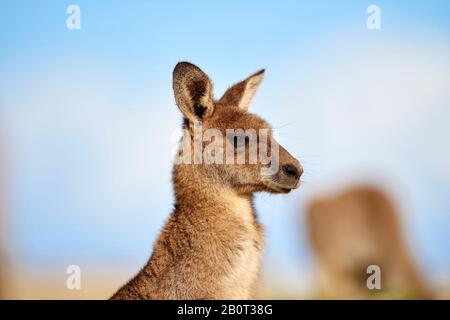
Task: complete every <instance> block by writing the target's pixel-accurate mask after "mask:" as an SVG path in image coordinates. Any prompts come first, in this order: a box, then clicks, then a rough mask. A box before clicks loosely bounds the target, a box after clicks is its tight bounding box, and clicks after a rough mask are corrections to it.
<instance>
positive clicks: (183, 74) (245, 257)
mask: <svg viewBox="0 0 450 320" xmlns="http://www.w3.org/2000/svg"><path fill="white" fill-rule="evenodd" d="M263 74H264V71H260V72H258V73H256V74H254V75H253V76H251V77H249V78H247V79H246V80H244V81H243V82H241V83H239V84H237V85H235V86H233V87H231V88H230V89H229V90H228V91H227V92H226V93H225V94H224V97H222V98H221V99H220V100H219V101H216V100H214V98H213V96H212V84H211V82H210V80H209V78H208V77H207V76H206V74H204V73H203V71H201V70H200V69H199V68H198V67H197V66H194V65H192V64H190V63H188V62H180V63H179V64H177V66H176V67H175V69H174V73H173V88H174V93H175V100H176V103H177V105H178V107H179V109H180V111H181V112H182V113H183V116H184V118H185V121H184V127H185V128H186V129H188V130H190V131H191V132H192V130H193V126H194V124H195V123H199V122H200V121H201V123H202V126H203V130H206V129H209V128H215V129H219V130H220V131H221V132H222V133H223V134H225V130H226V129H237V128H242V129H244V130H245V129H247V128H254V129H260V128H267V129H270V127H269V126H268V124H267V123H266V122H265V121H263V120H262V119H260V118H259V117H257V116H255V115H252V114H250V113H247V108H248V104H249V103H250V101H251V99H252V97H253V95H254V93H255V91H256V88H257V86H258V85H259V83H260V82H261V79H262V76H263ZM191 151H192V150H191ZM279 164H280V166H282V165H283V164H290V165H293V166H294V167H295V168H296V169H297V170H298V171H297V172H298V176H297V177H296V179H292V177H291V178H289V177H287V176H286V175H285V174H284V173H283V171H282V170H279V171H278V172H277V173H276V174H274V175H273V176H272V177H270V179H268V178H267V177H262V176H261V173H260V169H261V168H262V167H263V165H262V164H261V163H259V162H258V163H257V164H253V165H250V164H242V165H237V164H235V165H230V164H178V165H175V166H174V169H173V184H174V189H175V198H176V201H175V207H174V211H173V212H172V215H171V216H170V218H169V220H168V221H167V223H166V224H165V226H164V228H163V230H162V231H161V233H160V235H159V237H158V239H157V240H156V242H155V244H154V248H153V254H152V256H151V258H150V260H149V261H148V263H147V264H146V265H145V266H144V268H143V269H142V270H141V271H140V272H139V273H138V274H137V275H136V276H135V277H134V278H133V279H132V280H131V281H129V282H128V283H127V284H126V285H124V286H123V287H122V288H121V289H120V290H119V291H118V292H117V293H116V294H115V295H114V296H113V297H112V299H248V298H251V297H254V293H255V290H256V287H257V283H258V274H259V272H260V264H261V256H262V249H263V246H264V235H263V228H262V226H261V224H260V223H259V222H258V219H257V216H256V213H255V210H254V207H253V193H254V192H258V191H267V192H272V193H281V192H289V191H290V190H291V189H293V188H296V187H297V186H298V182H299V177H300V174H301V172H302V168H301V166H300V164H299V162H298V161H297V160H296V159H294V158H293V157H292V156H291V155H290V154H289V153H288V152H287V151H286V150H284V149H282V148H281V147H280V163H279Z"/></svg>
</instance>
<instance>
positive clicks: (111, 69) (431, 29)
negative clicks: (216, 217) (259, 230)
mask: <svg viewBox="0 0 450 320" xmlns="http://www.w3.org/2000/svg"><path fill="white" fill-rule="evenodd" d="M69 4H77V5H79V6H80V8H81V30H72V31H71V30H68V29H66V19H67V17H68V15H67V14H66V8H67V6H68V5H69ZM370 4H377V5H378V6H380V8H381V19H382V20H381V21H382V28H381V30H379V31H369V30H367V28H366V19H367V14H366V8H367V6H368V5H370ZM0 12H1V15H2V17H1V19H0V44H1V50H0V108H1V109H0V111H1V113H0V115H1V121H2V125H3V127H4V131H5V132H6V139H4V140H5V141H6V143H5V145H6V149H7V150H8V151H9V152H8V158H11V159H10V162H11V163H12V168H11V173H10V176H11V178H10V180H11V186H12V189H11V203H10V207H11V218H10V225H11V228H10V230H9V233H8V234H9V238H10V239H11V246H12V248H14V256H15V258H16V259H17V261H20V262H23V263H25V262H26V263H32V264H33V263H34V264H35V265H37V266H39V265H48V264H50V265H54V266H56V267H59V266H66V265H68V264H73V263H75V264H83V263H94V264H102V263H108V262H111V261H114V262H117V263H118V264H123V265H124V266H125V267H127V268H129V269H130V270H134V269H136V268H137V267H139V266H140V265H141V264H142V263H144V262H145V260H146V259H147V258H148V256H149V254H150V249H151V244H152V242H153V240H154V238H155V236H156V234H157V232H158V230H159V228H160V227H161V226H162V225H163V223H164V220H165V219H166V218H167V216H168V214H169V213H170V210H171V206H172V192H171V185H170V170H171V166H172V164H171V161H172V160H171V159H172V158H171V152H172V150H173V148H174V145H175V141H176V136H177V128H178V127H179V124H180V122H181V116H180V114H179V112H178V110H177V108H176V106H175V104H174V99H173V93H172V89H171V72H172V69H173V67H174V65H175V64H176V62H178V61H180V60H189V61H191V62H193V63H196V64H198V65H199V66H200V67H201V68H203V69H204V70H205V71H206V72H207V73H208V74H209V75H210V76H211V78H212V80H213V81H214V85H215V92H216V96H219V95H220V94H221V93H222V92H223V91H224V90H225V89H226V87H227V86H229V85H230V84H232V83H233V82H237V81H239V80H241V79H243V78H245V77H246V76H248V75H249V74H251V73H252V72H254V71H256V70H259V69H260V68H263V67H264V68H266V70H267V75H266V78H265V80H264V82H263V84H262V86H261V88H260V91H259V92H258V94H257V96H256V98H255V100H254V103H253V105H252V107H251V110H252V111H254V112H256V113H258V114H260V115H262V116H263V117H264V118H266V119H267V120H268V121H269V122H270V123H272V124H273V126H274V127H276V128H277V127H280V131H281V136H280V140H281V142H282V143H283V144H284V145H285V146H286V147H287V148H288V149H289V150H290V151H292V153H293V154H295V155H296V156H298V157H299V158H300V159H301V160H302V161H303V163H304V166H305V169H306V173H305V184H304V186H303V188H302V189H301V190H299V191H297V192H295V193H292V194H290V195H288V196H269V195H260V196H258V198H257V208H258V210H259V211H260V217H261V219H262V220H263V222H264V223H265V224H266V226H267V227H266V229H267V233H268V241H267V242H268V248H267V253H266V264H265V265H266V269H267V272H270V271H271V270H276V269H277V268H279V267H280V265H281V267H282V268H284V269H285V270H287V271H286V274H287V275H288V276H292V277H295V272H296V270H301V269H302V268H307V267H308V266H309V265H310V264H311V259H310V252H309V249H308V245H307V241H306V238H305V236H304V234H300V236H299V234H298V232H299V230H301V225H302V222H301V219H300V218H299V214H300V212H301V210H302V208H303V206H304V204H305V203H306V202H307V200H308V198H309V197H310V196H312V195H313V194H315V193H317V192H324V190H328V189H330V188H331V189H332V188H336V187H337V186H341V185H345V184H347V183H350V182H352V181H359V180H369V181H374V182H375V183H379V184H382V185H384V186H386V188H387V189H389V190H392V191H393V193H394V194H395V196H396V197H397V199H398V201H399V203H400V205H401V207H402V209H403V213H404V217H403V218H404V221H405V224H406V226H407V231H408V238H409V239H410V243H411V246H412V247H414V248H415V250H414V255H415V256H417V259H418V260H419V261H420V264H421V266H422V267H423V268H424V269H425V270H427V271H429V273H432V272H448V269H449V266H450V255H449V254H448V248H449V246H450V223H449V220H450V219H449V218H450V214H449V213H450V200H449V197H448V194H449V191H450V169H449V168H450V166H449V162H450V150H449V147H448V141H447V137H448V136H449V135H450V129H449V126H448V122H449V119H450V110H449V108H450V106H449V101H450V100H449V98H450V97H449V92H450V90H449V89H450V88H449V86H450V82H449V79H450V64H449V61H450V59H449V58H450V40H449V39H450V37H449V35H450V21H449V19H448V15H449V14H450V3H449V2H448V1H412V2H411V1H395V3H394V2H392V1H376V2H368V1H333V2H331V1H284V2H275V1H246V2H245V3H244V2H243V1H226V2H225V1H224V2H221V3H219V2H217V1H214V2H213V1H192V2H189V3H188V2H182V1H164V2H163V1H73V2H72V1H71V2H69V1H40V2H39V5H38V4H37V3H36V2H34V1H14V2H8V3H6V2H2V3H1V4H0ZM11 251H13V250H11Z"/></svg>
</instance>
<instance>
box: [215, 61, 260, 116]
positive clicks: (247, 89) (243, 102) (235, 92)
mask: <svg viewBox="0 0 450 320" xmlns="http://www.w3.org/2000/svg"><path fill="white" fill-rule="evenodd" d="M264 71H265V70H264V69H262V70H260V71H258V72H257V73H255V74H253V75H251V76H250V77H248V78H247V79H245V80H243V81H241V82H239V83H236V84H235V85H233V86H232V87H230V88H229V89H228V90H227V91H226V92H225V93H224V94H223V96H222V98H220V100H219V102H220V103H221V104H224V105H234V106H237V107H238V108H239V109H242V110H244V111H247V110H248V107H249V106H250V102H251V101H252V99H253V96H254V95H255V93H256V90H257V89H258V87H259V84H260V83H261V81H262V79H263V77H264Z"/></svg>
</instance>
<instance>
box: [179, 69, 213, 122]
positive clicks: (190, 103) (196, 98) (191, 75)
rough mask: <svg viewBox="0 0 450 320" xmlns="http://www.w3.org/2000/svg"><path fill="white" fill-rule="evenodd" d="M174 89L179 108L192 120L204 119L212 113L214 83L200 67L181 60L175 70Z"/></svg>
mask: <svg viewBox="0 0 450 320" xmlns="http://www.w3.org/2000/svg"><path fill="white" fill-rule="evenodd" d="M173 91H174V94H175V101H176V104H177V106H178V108H179V109H180V111H181V112H182V113H183V115H184V116H185V117H186V119H188V120H189V121H190V122H196V121H198V120H203V119H204V118H207V117H208V116H210V115H211V114H212V112H213V109H214V102H213V95H212V84H211V81H210V80H209V78H208V76H207V75H206V74H205V73H204V72H203V71H202V70H201V69H200V68H199V67H197V66H195V65H193V64H192V63H189V62H179V63H178V64H177V65H176V66H175V69H174V70H173Z"/></svg>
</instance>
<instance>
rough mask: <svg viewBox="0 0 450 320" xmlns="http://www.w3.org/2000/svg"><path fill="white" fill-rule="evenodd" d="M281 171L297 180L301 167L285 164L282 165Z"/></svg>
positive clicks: (300, 173)
mask: <svg viewBox="0 0 450 320" xmlns="http://www.w3.org/2000/svg"><path fill="white" fill-rule="evenodd" d="M282 170H283V173H284V174H285V175H286V176H287V177H289V178H292V179H295V180H298V179H300V176H301V175H302V173H303V168H301V167H300V166H294V165H293V164H285V165H284V166H283V167H282Z"/></svg>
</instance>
